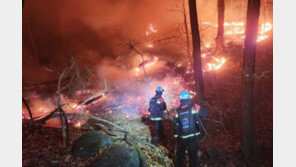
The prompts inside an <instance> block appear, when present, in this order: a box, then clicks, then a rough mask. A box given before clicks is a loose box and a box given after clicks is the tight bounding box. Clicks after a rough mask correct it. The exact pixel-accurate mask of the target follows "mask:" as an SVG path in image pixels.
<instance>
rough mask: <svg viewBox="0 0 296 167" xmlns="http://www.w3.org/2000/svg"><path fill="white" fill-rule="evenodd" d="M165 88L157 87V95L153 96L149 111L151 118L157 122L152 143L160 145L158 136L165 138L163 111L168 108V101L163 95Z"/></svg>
mask: <svg viewBox="0 0 296 167" xmlns="http://www.w3.org/2000/svg"><path fill="white" fill-rule="evenodd" d="M163 91H164V89H163V88H162V87H157V88H156V90H155V92H156V94H155V96H154V97H153V98H151V100H150V104H149V109H148V110H149V112H150V120H151V121H153V122H155V127H156V131H155V134H154V135H153V136H154V137H153V139H152V144H154V145H156V146H157V145H158V138H159V137H158V136H159V135H160V137H161V138H164V132H163V125H162V118H163V112H164V111H165V110H166V103H165V102H164V99H163V98H162V97H161V95H162V93H163Z"/></svg>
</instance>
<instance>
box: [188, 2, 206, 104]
mask: <svg viewBox="0 0 296 167" xmlns="http://www.w3.org/2000/svg"><path fill="white" fill-rule="evenodd" d="M189 12H190V25H191V33H192V44H193V47H192V48H193V52H192V54H193V56H192V57H193V66H194V78H195V85H196V91H197V93H196V99H197V101H198V102H199V103H202V102H203V100H204V86H203V77H202V64H201V52H200V36H199V28H198V20H197V11H196V0H189Z"/></svg>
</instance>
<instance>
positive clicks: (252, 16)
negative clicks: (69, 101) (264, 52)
mask: <svg viewBox="0 0 296 167" xmlns="http://www.w3.org/2000/svg"><path fill="white" fill-rule="evenodd" d="M259 13H260V0H249V1H248V9H247V25H246V38H245V48H244V56H243V77H242V78H243V79H242V150H243V153H244V158H245V160H246V161H247V162H254V160H255V153H256V151H255V148H256V136H255V128H254V127H255V126H254V121H253V109H252V107H253V105H252V96H253V89H254V70H255V58H256V45H257V44H256V40H257V31H258V20H259Z"/></svg>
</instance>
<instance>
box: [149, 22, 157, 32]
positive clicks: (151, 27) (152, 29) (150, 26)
mask: <svg viewBox="0 0 296 167" xmlns="http://www.w3.org/2000/svg"><path fill="white" fill-rule="evenodd" d="M149 29H150V30H151V31H152V32H154V33H155V32H157V31H156V30H155V28H154V27H153V26H152V24H150V25H149Z"/></svg>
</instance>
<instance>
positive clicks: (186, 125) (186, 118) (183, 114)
mask: <svg viewBox="0 0 296 167" xmlns="http://www.w3.org/2000/svg"><path fill="white" fill-rule="evenodd" d="M192 108H193V105H191V106H190V107H189V108H186V109H182V108H178V109H177V112H178V115H179V119H180V125H181V129H180V130H181V134H182V135H189V134H192V133H193V131H195V129H196V127H195V119H194V115H193V114H192V113H191V111H192ZM193 128H194V130H193Z"/></svg>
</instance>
